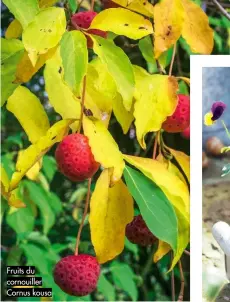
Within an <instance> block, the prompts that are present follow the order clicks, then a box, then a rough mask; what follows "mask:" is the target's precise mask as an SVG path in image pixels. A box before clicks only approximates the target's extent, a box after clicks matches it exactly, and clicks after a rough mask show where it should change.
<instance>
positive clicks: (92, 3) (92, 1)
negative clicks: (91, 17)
mask: <svg viewBox="0 0 230 302" xmlns="http://www.w3.org/2000/svg"><path fill="white" fill-rule="evenodd" d="M94 1H95V0H91V10H92V11H93V9H94Z"/></svg>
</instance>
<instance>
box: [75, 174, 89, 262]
mask: <svg viewBox="0 0 230 302" xmlns="http://www.w3.org/2000/svg"><path fill="white" fill-rule="evenodd" d="M91 181H92V178H89V179H88V191H87V195H86V201H85V209H84V213H83V216H82V220H81V224H80V227H79V230H78V233H77V240H76V248H75V253H74V254H75V256H77V255H78V247H79V244H80V238H81V231H82V229H83V225H84V221H85V217H86V215H87V212H88V207H89V197H90V187H91Z"/></svg>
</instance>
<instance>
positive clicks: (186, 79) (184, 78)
mask: <svg viewBox="0 0 230 302" xmlns="http://www.w3.org/2000/svg"><path fill="white" fill-rule="evenodd" d="M177 79H179V80H182V81H184V82H185V83H186V84H188V86H190V79H189V78H186V77H177Z"/></svg>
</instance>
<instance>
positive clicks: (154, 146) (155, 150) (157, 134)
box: [153, 131, 159, 159]
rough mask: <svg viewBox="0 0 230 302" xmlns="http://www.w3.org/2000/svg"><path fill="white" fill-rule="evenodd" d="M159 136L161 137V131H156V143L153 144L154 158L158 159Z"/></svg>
mask: <svg viewBox="0 0 230 302" xmlns="http://www.w3.org/2000/svg"><path fill="white" fill-rule="evenodd" d="M158 137H159V131H158V132H157V133H156V136H155V140H154V145H153V159H156V154H157V143H158Z"/></svg>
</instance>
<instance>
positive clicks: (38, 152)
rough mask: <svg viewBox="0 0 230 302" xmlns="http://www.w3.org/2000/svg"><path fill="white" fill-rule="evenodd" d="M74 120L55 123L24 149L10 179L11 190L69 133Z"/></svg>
mask: <svg viewBox="0 0 230 302" xmlns="http://www.w3.org/2000/svg"><path fill="white" fill-rule="evenodd" d="M71 123H73V120H61V121H59V122H57V123H56V124H54V125H53V126H52V127H51V128H50V129H49V130H48V131H47V133H46V135H44V136H42V137H40V139H39V140H38V141H37V142H36V143H34V144H33V145H30V146H29V147H28V148H27V149H25V150H24V151H23V154H22V156H21V157H20V159H19V160H18V161H17V163H16V171H15V172H14V174H13V176H12V178H11V181H10V190H13V189H15V188H16V187H17V186H18V184H19V182H20V180H21V179H22V177H23V176H24V175H25V174H26V173H27V171H28V170H29V169H30V168H31V167H33V166H34V164H35V163H36V162H37V161H39V160H40V158H41V157H42V156H43V155H44V154H45V153H46V152H48V151H49V149H50V148H51V147H52V146H53V145H54V144H55V143H57V142H60V141H61V140H62V139H63V137H64V136H65V135H66V134H67V133H68V129H69V125H70V124H71Z"/></svg>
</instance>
